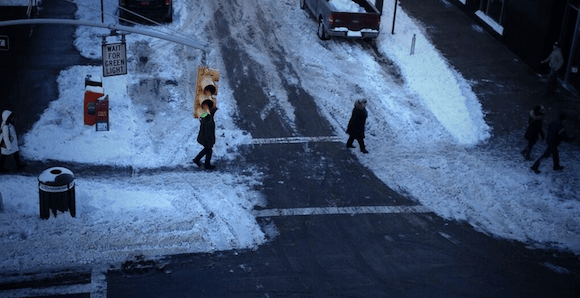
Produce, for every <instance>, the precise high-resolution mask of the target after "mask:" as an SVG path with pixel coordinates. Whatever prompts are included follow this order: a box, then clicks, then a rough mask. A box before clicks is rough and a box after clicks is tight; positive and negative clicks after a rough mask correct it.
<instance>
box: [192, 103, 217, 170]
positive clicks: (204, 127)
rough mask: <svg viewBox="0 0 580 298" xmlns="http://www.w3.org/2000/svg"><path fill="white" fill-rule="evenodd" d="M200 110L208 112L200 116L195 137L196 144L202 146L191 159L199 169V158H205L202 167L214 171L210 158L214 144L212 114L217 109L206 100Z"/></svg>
mask: <svg viewBox="0 0 580 298" xmlns="http://www.w3.org/2000/svg"><path fill="white" fill-rule="evenodd" d="M202 108H203V109H204V110H209V112H205V113H203V114H201V115H200V117H199V121H200V126H199V134H198V135H197V142H198V143H200V144H201V145H202V146H203V149H202V150H201V151H200V152H199V154H197V156H196V157H195V158H194V159H193V162H194V163H195V164H196V165H197V166H198V167H201V158H202V157H204V156H205V164H204V167H205V169H207V170H213V169H215V166H214V165H212V164H211V156H212V153H213V145H214V144H215V121H214V114H215V112H216V111H217V108H214V107H213V102H212V101H211V100H206V101H204V102H203V103H202Z"/></svg>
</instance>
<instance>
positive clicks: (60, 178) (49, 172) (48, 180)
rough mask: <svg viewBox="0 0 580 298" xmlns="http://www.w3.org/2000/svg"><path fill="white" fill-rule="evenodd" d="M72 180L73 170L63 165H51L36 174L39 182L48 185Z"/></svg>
mask: <svg viewBox="0 0 580 298" xmlns="http://www.w3.org/2000/svg"><path fill="white" fill-rule="evenodd" d="M73 180H74V174H73V172H72V171H71V170H69V169H67V168H63V167H53V168H49V169H46V170H44V172H42V173H41V174H40V175H39V176H38V181H39V182H40V183H45V184H49V185H67V184H69V183H71V182H72V181H73Z"/></svg>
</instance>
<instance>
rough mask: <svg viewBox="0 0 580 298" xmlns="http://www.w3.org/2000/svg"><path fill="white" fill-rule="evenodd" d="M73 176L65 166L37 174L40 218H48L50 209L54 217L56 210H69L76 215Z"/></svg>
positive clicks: (72, 214)
mask: <svg viewBox="0 0 580 298" xmlns="http://www.w3.org/2000/svg"><path fill="white" fill-rule="evenodd" d="M74 180H75V177H74V174H73V172H71V171H70V170H69V169H67V168H63V167H54V168H49V169H46V170H44V172H42V173H41V174H40V176H38V195H39V200H40V218H42V219H48V218H49V217H50V211H51V210H52V214H54V217H56V213H57V211H61V212H66V211H69V212H70V215H71V216H72V217H75V215H76V206H75V181H74Z"/></svg>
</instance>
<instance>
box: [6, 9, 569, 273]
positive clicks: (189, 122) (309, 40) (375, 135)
mask: <svg viewBox="0 0 580 298" xmlns="http://www.w3.org/2000/svg"><path fill="white" fill-rule="evenodd" d="M75 2H76V3H77V5H78V12H77V18H78V19H83V20H92V21H98V20H100V17H101V16H100V4H99V3H98V2H96V3H91V4H87V3H86V1H81V0H75ZM93 2H95V1H93ZM233 2H235V3H233V4H231V5H223V4H220V3H219V1H198V0H183V1H175V2H174V21H173V23H172V24H169V25H167V26H164V27H163V28H161V27H160V28H157V29H158V30H162V31H164V32H165V33H167V34H178V35H179V36H181V37H186V38H192V39H195V40H200V41H204V42H208V43H210V44H214V45H216V44H217V43H219V40H214V39H212V36H211V32H212V30H211V28H213V25H212V21H213V19H214V13H215V12H217V11H218V10H219V11H220V13H222V14H224V15H225V16H226V18H227V19H229V20H231V21H232V22H234V23H233V24H231V27H230V30H231V36H232V38H234V39H235V40H236V41H238V42H239V44H244V45H245V46H246V48H244V49H241V50H242V51H243V52H244V53H246V54H247V55H248V56H249V57H251V59H252V60H253V62H252V63H256V64H257V65H259V67H260V68H261V69H262V70H263V72H264V73H263V77H264V78H267V79H266V80H264V81H263V82H262V84H263V89H264V93H265V94H269V95H270V98H271V102H272V106H276V107H277V108H276V109H274V108H272V107H270V108H271V109H270V110H264V111H262V112H263V113H270V112H272V111H273V110H275V111H274V112H276V113H281V114H283V118H284V120H285V121H288V122H290V123H292V121H294V120H295V119H294V111H295V109H297V108H299V107H296V106H293V105H292V104H290V101H289V100H288V97H289V95H288V93H287V92H286V90H285V89H284V84H283V83H282V82H289V83H291V84H295V85H299V86H300V87H301V88H303V89H304V90H306V91H307V92H308V93H309V94H310V95H311V96H312V97H313V98H314V100H315V101H316V106H317V108H318V109H319V112H320V114H322V115H323V116H324V117H325V118H326V119H328V121H329V123H331V125H332V126H333V129H334V130H335V136H336V137H337V138H338V139H344V140H345V141H346V138H347V136H346V133H345V131H344V129H345V126H346V123H347V122H348V119H349V117H350V113H351V110H352V105H353V102H354V100H355V99H357V98H366V99H368V101H369V104H368V106H367V109H368V111H369V119H368V120H367V138H366V141H367V146H368V148H369V151H370V154H366V155H363V154H360V153H359V152H356V153H355V154H356V156H357V157H358V159H359V161H360V162H361V163H362V164H364V165H365V166H366V167H368V168H369V169H370V170H371V171H372V172H373V173H374V174H375V175H376V176H377V177H379V178H380V179H381V180H383V181H384V183H385V184H386V185H388V186H389V187H390V188H392V189H394V190H396V191H398V192H400V193H403V194H406V195H408V196H409V197H411V198H413V199H414V200H417V201H418V202H419V203H420V204H421V205H423V206H425V207H426V208H428V209H429V210H431V211H433V212H434V213H436V214H437V215H439V216H441V217H444V218H446V219H453V220H458V221H466V222H468V223H469V224H470V225H472V226H473V227H475V229H477V230H478V231H481V232H483V233H487V234H490V235H493V236H497V237H502V238H507V239H513V240H518V241H522V242H525V243H527V244H529V245H530V247H534V248H545V247H550V248H557V249H563V250H568V251H571V252H573V253H575V254H578V253H580V217H578V214H579V213H580V200H579V198H578V194H577V191H578V187H579V184H580V162H579V161H580V154H579V151H578V148H576V147H573V146H570V145H568V144H564V145H562V146H561V159H562V160H563V161H565V166H566V170H565V172H553V171H551V170H550V171H548V170H546V171H544V172H543V173H542V174H541V175H536V174H534V173H533V172H531V171H530V170H529V165H527V164H525V163H522V161H521V155H519V150H521V149H522V148H523V146H524V140H523V137H522V136H523V131H522V133H521V135H513V136H508V138H509V139H508V140H491V138H492V135H493V128H492V127H490V126H489V125H488V124H486V123H485V121H484V116H485V113H486V111H484V110H483V109H482V107H481V104H480V103H479V101H478V98H477V96H476V95H475V94H474V92H473V91H472V89H471V86H470V82H467V81H466V80H465V79H464V78H463V77H462V75H461V74H460V73H458V72H457V71H456V70H454V69H453V67H450V66H449V65H448V62H447V61H446V60H445V59H444V58H443V57H442V55H441V54H440V53H439V52H438V51H437V50H436V49H435V47H434V46H433V45H432V44H431V43H430V41H429V39H428V38H427V37H426V36H425V35H424V33H423V32H424V29H423V28H421V27H420V26H419V25H418V24H416V23H415V22H414V21H413V20H412V19H411V18H409V17H408V16H407V15H406V14H405V11H404V10H402V9H399V10H398V11H397V24H396V26H397V27H396V28H397V34H395V35H392V34H390V21H389V20H390V19H389V20H387V19H385V20H384V22H382V25H381V28H382V29H381V30H382V31H381V35H380V36H379V38H378V39H377V40H376V53H375V51H373V50H372V49H370V48H368V47H365V46H363V45H362V43H359V42H350V41H344V40H330V41H326V42H323V41H320V40H319V39H318V38H317V36H316V24H315V22H314V20H313V19H311V18H310V17H309V16H308V14H307V13H306V12H305V11H303V10H301V9H300V8H299V5H298V1H293V0H281V1H266V2H268V5H261V4H260V3H261V2H264V1H262V0H243V1H242V0H238V1H233ZM105 3H106V5H105V10H106V12H107V13H108V15H107V17H106V21H107V22H115V21H116V19H115V18H114V14H115V9H116V2H115V1H105ZM192 7H195V9H191V8H192ZM384 9H385V11H384V16H383V18H388V17H387V16H390V15H392V12H391V11H389V9H392V7H387V6H386V7H385V8H384ZM281 16H283V17H281ZM258 19H259V20H262V21H263V22H267V23H269V24H270V27H269V30H272V33H271V34H267V35H266V34H264V35H260V34H257V33H256V32H255V29H254V28H253V26H255V25H256V22H257V21H256V20H258ZM258 25H259V24H258ZM107 33H108V31H107V30H105V29H99V28H90V27H79V28H78V29H77V38H76V43H75V46H76V47H77V48H78V49H79V51H80V52H81V54H82V55H83V56H85V57H89V58H94V59H100V58H101V57H100V55H101V53H100V45H101V38H100V37H99V36H100V35H102V34H107ZM413 36H415V38H416V43H415V48H414V54H413V55H410V54H409V53H410V46H411V41H412V39H413ZM218 49H219V47H217V46H216V47H211V48H209V49H208V50H207V51H206V52H205V53H203V52H202V51H200V50H195V49H191V48H187V47H185V46H182V45H177V44H174V43H171V42H167V41H164V40H159V39H154V38H149V37H144V36H139V35H136V34H131V35H128V36H127V54H128V61H129V65H128V69H129V70H128V74H127V75H125V76H115V77H106V78H103V87H104V89H105V91H106V93H107V94H108V95H109V98H110V122H111V124H110V131H105V132H96V131H95V128H94V127H93V126H85V125H84V124H83V110H82V109H83V107H82V102H81V101H80V100H79V98H80V97H81V96H82V94H83V92H84V88H85V86H84V78H85V76H86V75H101V71H102V69H101V68H100V67H95V66H84V65H79V66H74V67H71V68H69V69H65V70H62V71H61V73H60V75H59V77H58V84H59V92H60V96H59V98H55V99H54V101H53V102H52V104H51V105H50V107H49V108H48V109H47V110H46V111H45V112H44V113H43V115H42V116H41V118H40V120H39V121H38V122H37V123H36V124H35V125H34V127H33V128H32V130H30V131H29V132H27V133H26V134H24V135H21V136H19V137H20V138H21V140H22V144H23V145H22V148H21V150H22V155H23V156H24V158H25V159H28V160H36V161H42V160H57V161H63V162H71V163H76V164H88V165H107V166H118V167H127V168H131V169H132V171H131V173H128V174H126V175H124V174H120V175H112V176H111V177H107V176H105V177H101V176H94V175H84V174H83V173H82V172H77V173H75V175H76V204H77V214H76V217H75V218H73V217H71V216H70V215H69V214H68V213H61V214H59V215H58V216H57V217H56V218H54V217H51V218H50V219H49V220H41V219H40V218H39V216H38V180H37V177H31V176H21V175H18V174H17V173H16V174H5V175H2V176H0V185H1V188H0V192H1V193H2V197H3V202H4V212H3V213H1V214H0V223H1V225H0V247H2V252H1V253H0V268H2V270H3V271H11V270H25V269H31V268H42V267H54V266H67V265H70V264H89V263H113V264H114V263H116V262H119V263H120V262H123V261H125V260H127V259H131V258H133V257H134V256H136V255H143V256H147V257H151V258H154V257H157V256H163V255H169V254H181V253H199V252H213V251H220V250H231V249H238V248H250V249H257V248H259V246H260V245H261V244H264V243H265V242H266V241H268V240H269V239H271V238H273V237H275V236H276V228H275V226H271V227H268V228H267V229H266V230H264V228H263V227H260V226H259V225H258V223H257V222H256V218H255V215H254V213H252V210H253V209H254V207H255V206H260V207H263V208H267V205H268V202H267V201H266V198H264V196H263V194H262V193H261V192H260V186H261V177H262V173H261V172H260V170H259V169H257V168H253V167H252V165H249V167H248V168H246V169H245V170H244V172H243V173H237V172H227V171H221V170H220V169H219V164H220V163H221V164H227V163H228V162H231V161H233V160H235V159H236V158H237V157H239V156H240V154H242V153H240V151H241V150H240V149H241V148H243V147H244V146H252V143H253V142H255V141H256V139H255V138H253V137H252V134H251V132H249V131H244V130H242V129H240V128H239V127H237V125H236V122H235V117H236V111H237V109H238V107H237V102H236V98H235V97H234V96H233V91H232V88H231V86H232V85H233V84H236V82H234V81H231V79H230V78H228V77H222V78H221V80H220V86H219V88H220V89H219V96H218V107H219V112H218V114H217V116H216V122H217V135H218V142H217V143H216V145H215V147H214V160H215V161H216V163H217V164H218V170H217V171H213V172H209V171H203V170H198V169H197V168H196V167H195V165H193V164H192V163H191V159H192V157H194V156H195V154H196V153H197V152H198V151H199V150H200V149H201V146H199V144H197V142H196V137H197V131H198V125H199V124H198V120H197V119H194V118H193V116H192V114H193V102H192V100H193V88H194V86H193V84H195V71H196V70H197V66H198V65H208V66H209V67H211V68H215V69H224V65H223V60H222V53H220V52H219V50H218ZM377 55H379V56H382V57H384V58H385V59H387V60H388V61H390V62H392V63H393V65H389V64H387V63H385V62H384V60H381V59H379V58H377ZM279 57H284V62H285V63H287V64H288V65H289V66H291V67H287V68H285V69H284V71H280V67H279V65H277V63H278V62H279V61H277V59H279ZM336 61H340V63H336ZM238 71H239V72H241V73H243V72H244V70H243V69H241V70H238ZM394 74H398V75H400V77H397V76H396V75H394ZM313 78H315V79H313ZM290 126H292V125H291V124H290ZM271 137H278V136H271ZM304 137H308V136H304ZM520 139H521V140H520ZM494 144H511V145H505V146H503V147H499V146H494ZM520 145H521V146H522V148H520ZM341 146H342V144H341ZM544 146H545V145H544V143H538V145H536V147H535V148H534V156H538V155H539V154H540V153H541V151H542V150H543V149H544V148H545V147H544ZM63 152H66V154H62V153H63ZM544 163H545V164H544V167H546V169H547V167H548V164H550V163H551V161H545V162H544ZM160 168H163V170H160V171H154V170H155V169H160ZM216 181H219V184H215V183H214V182H216ZM385 205H388V203H385ZM320 207H326V206H320Z"/></svg>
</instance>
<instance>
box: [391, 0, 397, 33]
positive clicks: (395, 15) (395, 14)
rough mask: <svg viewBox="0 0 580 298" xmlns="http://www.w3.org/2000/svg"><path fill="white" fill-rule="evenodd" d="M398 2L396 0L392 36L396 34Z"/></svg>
mask: <svg viewBox="0 0 580 298" xmlns="http://www.w3.org/2000/svg"><path fill="white" fill-rule="evenodd" d="M397 1H398V0H395V12H394V13H393V28H392V29H391V34H395V18H396V17H397Z"/></svg>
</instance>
